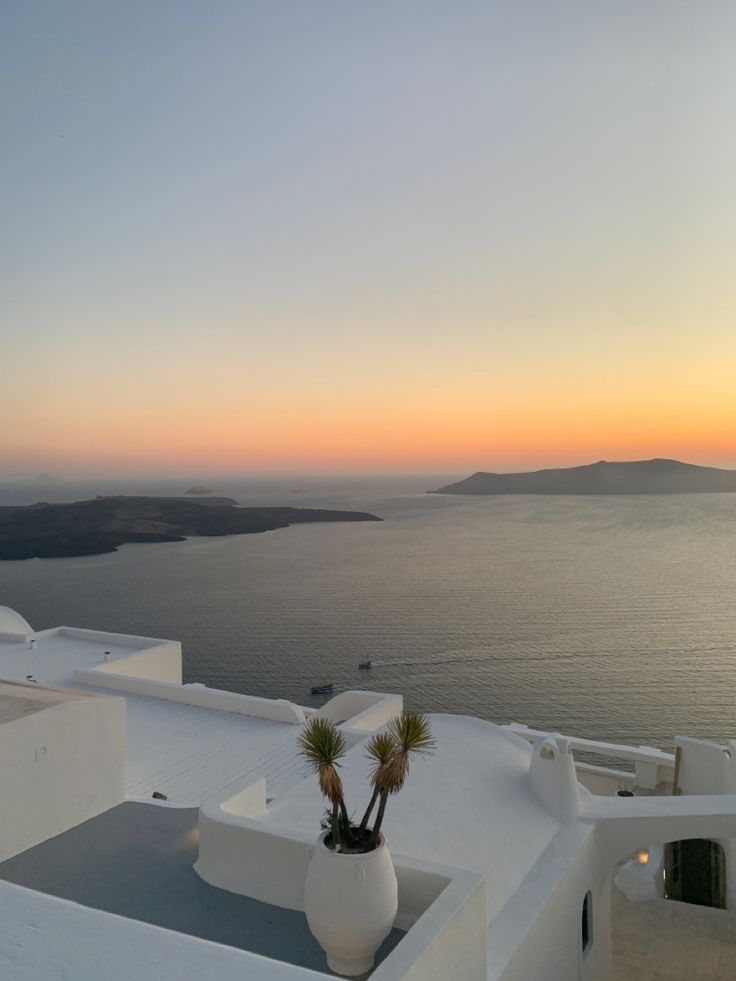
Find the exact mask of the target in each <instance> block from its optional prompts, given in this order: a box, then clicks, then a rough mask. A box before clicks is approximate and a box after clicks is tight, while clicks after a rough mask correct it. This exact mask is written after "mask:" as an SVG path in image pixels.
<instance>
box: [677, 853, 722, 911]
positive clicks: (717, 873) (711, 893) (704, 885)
mask: <svg viewBox="0 0 736 981" xmlns="http://www.w3.org/2000/svg"><path fill="white" fill-rule="evenodd" d="M664 894H665V898H666V899H676V900H678V901H679V902H681V903H693V904H695V905H696V906H710V907H712V908H714V909H725V908H726V859H725V854H724V851H723V848H722V846H721V845H719V844H718V843H717V842H715V841H710V840H708V839H707V838H688V839H685V840H684V841H671V842H670V843H669V844H668V845H666V846H665V866H664Z"/></svg>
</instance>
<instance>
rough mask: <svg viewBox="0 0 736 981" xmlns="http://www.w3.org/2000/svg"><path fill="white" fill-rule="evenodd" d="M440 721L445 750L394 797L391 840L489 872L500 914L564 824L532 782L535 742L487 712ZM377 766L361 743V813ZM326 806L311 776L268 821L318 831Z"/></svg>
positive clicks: (416, 766)
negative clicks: (493, 719) (516, 734)
mask: <svg viewBox="0 0 736 981" xmlns="http://www.w3.org/2000/svg"><path fill="white" fill-rule="evenodd" d="M431 720H432V729H433V732H434V735H435V738H436V740H437V749H436V751H435V753H434V755H433V756H431V757H427V758H423V759H417V760H415V761H414V762H412V764H411V771H410V774H409V779H408V780H407V782H406V785H405V786H404V789H403V790H402V792H401V793H400V794H399V795H398V796H397V797H395V798H392V799H391V800H390V801H389V805H388V808H387V811H386V821H385V824H384V831H385V834H386V839H387V841H388V842H389V845H390V847H391V850H392V851H393V852H397V853H401V854H403V855H406V856H410V857H415V858H420V859H425V860H427V861H433V862H441V863H443V864H446V865H450V866H455V867H458V868H464V869H470V870H471V871H476V872H481V873H483V874H484V876H485V879H486V888H487V914H488V918H489V919H491V918H493V916H495V915H496V913H497V912H498V911H499V910H500V909H501V908H502V907H503V905H504V903H505V902H506V900H507V899H508V897H509V896H510V895H511V894H512V893H513V892H514V890H515V889H516V888H517V886H518V885H519V883H520V882H521V881H522V880H523V878H524V876H525V875H526V873H527V872H528V871H529V869H530V868H531V867H532V866H533V864H534V862H535V861H536V859H537V857H538V856H539V855H540V854H541V853H542V852H543V851H544V849H545V847H546V846H547V844H548V843H549V842H550V840H551V839H552V837H553V836H554V834H555V833H556V831H557V830H558V828H559V823H558V821H557V820H556V819H555V818H554V817H552V815H551V814H550V813H549V812H548V811H547V810H546V809H545V808H544V806H543V805H542V804H541V803H540V801H539V799H538V798H537V796H536V795H535V794H534V792H533V790H532V789H531V786H530V783H529V780H528V770H529V764H530V759H531V753H532V749H531V747H530V746H529V745H528V744H527V743H525V742H524V741H523V740H521V739H518V738H517V737H514V736H513V735H509V734H508V733H507V732H505V731H504V730H502V729H501V728H500V727H499V726H496V725H493V724H492V723H490V722H485V721H483V720H481V719H473V718H468V717H462V716H450V715H434V716H432V717H431ZM367 769H368V761H367V760H366V758H365V752H364V749H363V747H362V746H361V745H358V746H356V747H354V748H353V749H352V750H350V752H349V753H348V755H347V757H346V759H345V762H344V765H343V768H342V771H341V772H342V775H343V780H344V782H345V789H346V796H347V801H348V808H349V810H351V811H353V812H354V813H355V815H356V816H360V814H361V813H362V809H363V808H364V807H365V806H366V803H367V801H368V798H369V797H370V789H369V783H368V778H367ZM267 786H268V782H267ZM323 811H324V803H323V800H322V798H321V796H320V793H319V788H318V786H317V782H316V780H315V779H314V778H311V777H310V778H308V779H307V780H306V781H305V782H304V783H302V784H300V785H299V786H297V787H294V788H292V789H291V790H290V791H288V792H287V793H285V794H284V795H283V796H281V797H280V798H279V799H278V800H276V801H275V802H274V803H273V804H272V805H271V806H270V807H269V808H268V811H267V813H266V815H265V816H264V818H263V821H264V822H265V823H266V824H268V823H271V822H272V823H273V824H274V825H277V826H282V827H288V828H295V829H299V830H301V831H303V832H306V833H311V834H312V835H314V836H315V837H316V835H317V832H318V829H319V823H320V818H321V816H322V813H323Z"/></svg>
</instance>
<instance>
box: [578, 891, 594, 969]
mask: <svg viewBox="0 0 736 981" xmlns="http://www.w3.org/2000/svg"><path fill="white" fill-rule="evenodd" d="M581 928H582V929H581V934H580V946H581V948H582V951H583V953H584V954H585V953H587V951H588V950H590V946H591V944H592V943H593V897H592V895H591V894H590V892H586V894H585V899H584V900H583V909H582V913H581Z"/></svg>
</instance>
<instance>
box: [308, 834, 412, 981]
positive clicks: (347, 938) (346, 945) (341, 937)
mask: <svg viewBox="0 0 736 981" xmlns="http://www.w3.org/2000/svg"><path fill="white" fill-rule="evenodd" d="M328 833H329V832H327V831H325V832H324V833H323V834H321V835H320V836H319V838H318V839H317V842H316V844H315V845H314V848H313V849H312V857H311V859H310V862H309V868H308V870H307V882H306V885H305V889H304V912H305V913H306V914H307V923H308V924H309V929H310V930H311V931H312V933H313V934H314V936H315V937H316V938H317V941H318V942H319V945H320V947H322V949H323V950H324V952H325V953H326V954H327V963H328V964H329V966H330V968H331V969H332V970H333V971H335V973H337V974H343V975H346V976H348V977H353V976H355V975H356V974H365V972H366V971H370V969H371V968H372V967H373V960H374V957H375V954H376V951H377V950H378V948H379V947H380V946H381V944H382V943H383V941H384V940H385V939H386V937H387V936H388V935H389V933H390V932H391V927H392V926H393V925H394V920H395V919H396V911H397V909H398V905H399V902H398V889H397V885H396V873H395V872H394V863H393V862H392V861H391V853H390V852H389V850H388V846H387V845H386V842H385V841H384V838H383V835H381V843H380V844H379V846H378V848H375V849H374V850H373V851H372V852H367V853H366V854H365V855H348V854H343V853H342V852H333V851H332V849H330V848H328V847H327V845H325V837H326V835H327V834H328Z"/></svg>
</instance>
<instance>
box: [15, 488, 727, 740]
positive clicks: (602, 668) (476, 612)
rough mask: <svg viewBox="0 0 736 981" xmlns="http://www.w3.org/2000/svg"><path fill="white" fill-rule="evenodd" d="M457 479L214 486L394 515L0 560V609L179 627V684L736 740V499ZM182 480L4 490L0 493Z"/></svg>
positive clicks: (266, 499) (634, 735)
mask: <svg viewBox="0 0 736 981" xmlns="http://www.w3.org/2000/svg"><path fill="white" fill-rule="evenodd" d="M461 476H463V475H461V474H457V475H450V474H408V475H375V476H360V475H357V476H356V475H354V476H348V477H346V476H341V477H330V476H320V477H314V476H312V477H300V476H294V477H271V478H259V479H255V478H251V479H249V478H228V479H217V480H214V479H213V480H212V481H211V482H209V486H210V487H212V489H213V490H214V491H215V493H217V494H218V495H227V496H232V497H234V498H235V499H236V500H238V501H239V502H240V503H241V504H244V505H249V504H250V505H258V504H260V505H267V504H270V505H289V506H298V507H330V508H333V507H334V508H346V509H359V510H365V511H370V512H371V513H373V514H375V515H378V516H379V517H381V518H382V519H383V520H382V521H381V522H380V523H372V522H371V523H347V524H340V523H338V524H316V525H302V526H294V527H290V528H287V529H282V530H278V531H272V532H267V533H264V534H257V535H242V536H233V537H226V538H192V539H189V540H187V541H185V542H177V543H169V544H158V545H126V546H124V547H123V548H121V549H120V550H119V551H118V552H116V553H113V554H110V555H99V556H93V557H84V558H73V559H32V560H28V561H23V562H0V604H2V605H7V606H11V607H13V608H15V609H17V610H18V611H19V612H21V613H22V614H23V615H24V616H25V617H26V618H27V619H28V620H29V621H30V622H31V624H32V625H33V626H34V627H35V628H36V629H42V628H45V627H49V626H56V625H60V624H68V625H74V626H83V627H90V628H95V629H101V630H113V631H122V632H125V633H135V634H144V635H150V636H154V637H165V638H173V639H177V640H180V641H181V642H182V644H183V650H184V671H185V680H186V681H197V682H204V683H206V684H208V685H211V686H214V687H217V688H224V689H228V690H232V691H238V692H248V693H253V694H256V695H264V696H268V697H271V698H288V699H292V700H294V701H296V702H298V703H300V704H303V705H318V704H320V697H319V696H312V695H311V694H310V689H311V687H312V686H314V685H319V684H328V683H331V684H334V686H335V690H336V691H342V690H345V689H353V688H369V689H372V690H375V691H387V692H400V693H401V694H402V695H403V696H404V699H405V702H406V704H407V705H409V706H411V707H414V708H419V709H422V710H424V711H427V712H450V713H458V714H464V715H475V716H480V717H482V718H485V719H490V720H492V721H494V722H500V723H504V722H511V721H514V722H525V723H527V724H529V725H530V726H533V727H540V728H544V729H555V730H558V731H561V732H564V733H570V734H574V735H577V736H586V737H592V738H597V739H609V740H614V741H623V742H631V743H635V744H645V745H652V746H660V747H668V746H671V742H672V737H673V736H675V735H676V734H678V733H683V734H684V733H687V734H690V735H696V736H701V737H706V738H716V739H719V740H722V739H726V738H732V737H736V494H693V495H668V496H605V497H557V496H554V497H549V496H532V495H529V496H527V495H519V496H504V497H466V496H445V495H434V494H428V493H426V492H427V490H429V489H430V488H436V487H438V486H440V485H442V484H445V483H447V482H448V481H449V480H452V479H453V478H456V477H461ZM187 486H188V485H187V484H186V483H182V482H181V481H179V480H173V479H171V478H167V479H164V480H157V481H150V480H149V481H140V480H139V481H120V480H104V481H86V482H72V481H34V482H31V483H28V484H26V485H20V484H18V483H11V482H5V483H3V484H2V485H0V503H5V504H11V503H13V504H21V503H31V502H32V501H36V500H46V501H61V500H80V499H84V498H88V497H91V496H94V495H95V494H108V493H154V494H176V495H180V494H182V493H183V491H184V490H185V489H186V487H187ZM367 660H370V661H371V662H372V668H371V669H370V670H362V669H360V668H359V663H360V662H361V661H367Z"/></svg>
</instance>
